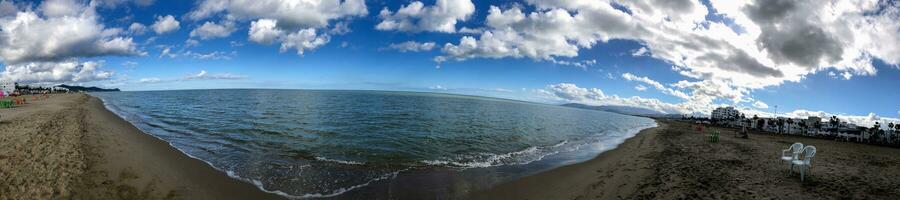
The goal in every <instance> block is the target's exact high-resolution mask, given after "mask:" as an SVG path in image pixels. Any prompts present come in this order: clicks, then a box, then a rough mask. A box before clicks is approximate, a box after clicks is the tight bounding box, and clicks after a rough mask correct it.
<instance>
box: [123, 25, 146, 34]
mask: <svg viewBox="0 0 900 200" xmlns="http://www.w3.org/2000/svg"><path fill="white" fill-rule="evenodd" d="M128 32H129V33H131V34H135V35H143V34H144V33H145V32H147V26H145V25H144V24H141V23H137V22H135V23H131V25H130V26H128Z"/></svg>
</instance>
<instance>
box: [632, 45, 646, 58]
mask: <svg viewBox="0 0 900 200" xmlns="http://www.w3.org/2000/svg"><path fill="white" fill-rule="evenodd" d="M648 54H650V52H649V51H648V50H647V47H641V48H640V49H637V50H634V51H633V52H631V56H634V57H641V56H646V55H648Z"/></svg>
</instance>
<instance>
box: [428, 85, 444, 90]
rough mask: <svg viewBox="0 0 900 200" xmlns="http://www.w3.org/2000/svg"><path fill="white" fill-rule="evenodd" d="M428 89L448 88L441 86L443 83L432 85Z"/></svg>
mask: <svg viewBox="0 0 900 200" xmlns="http://www.w3.org/2000/svg"><path fill="white" fill-rule="evenodd" d="M428 89H431V90H447V88H445V87H443V86H441V85H435V86H431V87H428Z"/></svg>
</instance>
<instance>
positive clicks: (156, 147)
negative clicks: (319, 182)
mask: <svg viewBox="0 0 900 200" xmlns="http://www.w3.org/2000/svg"><path fill="white" fill-rule="evenodd" d="M2 124H3V126H2V128H0V130H2V131H0V132H2V134H6V135H3V143H4V144H12V145H4V146H12V147H13V148H2V147H0V148H2V151H0V154H2V155H5V156H4V157H3V158H0V169H3V170H0V171H2V172H0V181H2V182H4V183H0V197H2V198H12V199H21V198H39V199H41V198H44V199H46V198H51V199H58V198H63V199H64V198H73V199H284V197H281V196H278V195H275V194H271V193H266V192H263V191H262V190H260V189H259V188H257V187H256V186H254V185H253V184H251V183H247V182H244V181H240V180H237V179H233V178H231V177H229V176H228V175H227V174H226V173H224V172H221V171H218V170H216V169H214V168H213V167H212V166H209V165H208V164H207V163H205V162H203V161H201V160H198V159H194V158H191V157H189V156H187V155H186V154H183V153H182V152H180V151H178V150H177V149H175V148H173V147H171V146H170V145H169V144H168V143H166V142H165V141H162V140H160V139H158V138H155V137H153V136H151V135H148V134H145V133H143V132H141V131H140V130H138V129H137V128H135V127H134V126H133V125H131V124H130V123H128V122H127V121H125V120H124V119H122V118H120V117H119V116H117V115H115V114H114V113H112V112H110V111H109V110H107V108H106V107H105V106H104V105H103V103H102V101H101V100H100V99H98V98H96V97H92V96H89V95H85V94H63V95H52V96H51V97H50V98H49V99H46V100H40V101H32V102H30V104H28V105H25V106H21V107H17V108H14V109H6V110H4V111H3V119H2ZM41 134H43V135H42V136H41ZM35 137H41V138H35ZM19 147H25V148H31V149H26V150H25V152H22V148H19ZM32 149H34V150H32ZM57 154H61V155H60V156H55V155H57ZM48 155H49V156H48ZM10 160H11V161H13V162H9V163H4V162H3V161H10ZM10 164H12V165H13V166H10ZM38 166H46V167H38ZM6 167H10V168H12V169H16V170H6V169H5V168H6ZM8 172H13V173H8Z"/></svg>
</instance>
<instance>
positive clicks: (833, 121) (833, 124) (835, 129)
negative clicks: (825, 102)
mask: <svg viewBox="0 0 900 200" xmlns="http://www.w3.org/2000/svg"><path fill="white" fill-rule="evenodd" d="M828 122H830V123H831V131H832V132H834V134H835V135H837V132H838V130H839V127H838V126H839V125H841V119H838V117H837V116H834V115H832V116H831V119H829V120H828Z"/></svg>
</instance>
